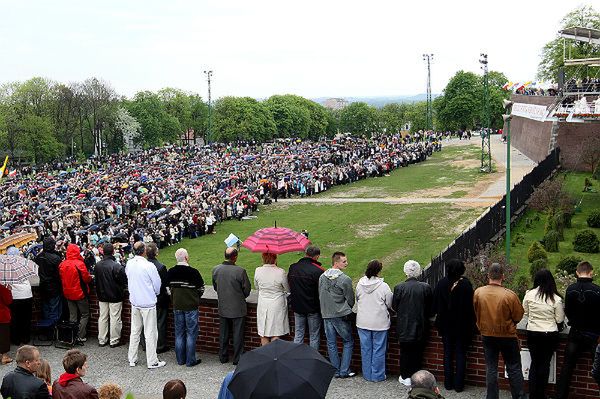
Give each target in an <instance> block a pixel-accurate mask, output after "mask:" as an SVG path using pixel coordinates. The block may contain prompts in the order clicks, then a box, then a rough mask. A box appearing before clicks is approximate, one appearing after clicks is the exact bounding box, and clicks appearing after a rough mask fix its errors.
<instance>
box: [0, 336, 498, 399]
mask: <svg viewBox="0 0 600 399" xmlns="http://www.w3.org/2000/svg"><path fill="white" fill-rule="evenodd" d="M78 348H79V349H80V350H82V351H83V352H84V353H86V354H87V355H88V363H89V370H88V375H87V376H86V377H85V378H84V380H85V381H86V382H88V383H90V384H92V385H93V386H95V387H96V388H97V387H99V386H100V385H102V384H104V383H108V382H114V383H117V384H119V385H120V386H121V387H122V388H123V390H124V391H125V392H133V393H134V394H135V399H160V398H162V388H163V386H164V384H165V383H166V382H167V381H169V380H171V379H174V378H178V379H181V380H182V381H184V382H185V384H186V386H187V389H188V398H192V399H196V398H201V399H204V398H216V397H217V394H218V393H219V388H220V386H221V382H222V380H223V378H224V377H225V375H226V374H227V373H228V372H229V371H232V370H234V366H233V365H232V364H231V363H229V364H221V363H219V359H218V357H217V356H216V355H211V354H206V353H201V354H200V358H201V359H202V363H201V364H199V365H198V366H196V367H192V368H187V367H185V366H178V365H177V362H176V361H175V352H173V351H169V352H167V353H165V354H162V355H159V359H161V360H166V362H167V365H166V366H165V367H163V368H160V369H156V370H148V369H147V368H146V361H145V353H144V352H142V351H141V350H140V352H139V362H138V365H137V366H136V367H129V363H128V361H127V346H121V347H118V348H114V349H111V348H109V347H104V348H100V347H98V341H97V340H96V339H93V338H92V339H89V340H88V342H86V343H85V345H84V346H81V347H78ZM16 349H17V348H16V347H14V346H13V347H12V348H11V352H10V353H11V355H12V356H14V354H15V352H16ZM40 351H41V354H42V357H44V358H46V359H47V360H48V362H49V363H50V366H51V368H52V378H53V380H54V379H57V378H58V377H59V375H60V374H61V373H62V372H63V367H62V356H63V355H64V353H65V349H57V348H54V347H53V346H51V347H40ZM14 367H16V365H15V363H14V362H13V363H11V364H9V365H6V366H1V367H0V378H3V377H4V375H5V374H6V373H8V372H9V371H11V370H13V369H14ZM407 393H408V388H406V387H405V386H403V385H402V384H400V383H399V382H398V376H396V375H391V376H389V377H388V379H387V380H386V381H384V382H380V383H372V382H367V381H365V380H364V379H362V377H360V375H358V376H356V377H354V378H349V379H344V380H340V379H334V380H333V381H332V383H331V386H330V388H329V392H328V394H327V398H331V399H334V398H348V399H350V398H356V399H359V398H360V399H371V398H372V399H379V398H381V399H386V398H390V399H391V398H394V399H396V398H405V397H407ZM442 395H443V396H444V397H445V398H482V397H484V396H485V390H484V389H483V388H478V387H470V386H468V387H467V388H466V391H464V392H462V393H460V394H457V393H455V392H454V391H451V392H446V391H445V390H444V389H443V388H442ZM500 397H501V398H509V397H510V394H509V393H508V392H500Z"/></svg>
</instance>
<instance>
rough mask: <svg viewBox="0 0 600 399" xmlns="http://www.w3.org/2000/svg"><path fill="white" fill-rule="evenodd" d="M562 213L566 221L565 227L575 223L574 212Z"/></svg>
mask: <svg viewBox="0 0 600 399" xmlns="http://www.w3.org/2000/svg"><path fill="white" fill-rule="evenodd" d="M562 215H563V221H564V225H565V227H567V228H568V227H571V226H572V225H573V224H572V222H571V221H572V219H573V213H570V212H563V214H562Z"/></svg>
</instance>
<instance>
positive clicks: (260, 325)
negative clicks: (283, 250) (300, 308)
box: [254, 253, 290, 345]
mask: <svg viewBox="0 0 600 399" xmlns="http://www.w3.org/2000/svg"><path fill="white" fill-rule="evenodd" d="M262 259H263V263H264V264H263V266H260V267H257V268H256V271H255V272H254V287H255V288H256V289H257V290H258V305H257V307H256V326H257V329H258V335H260V343H261V345H266V344H268V343H269V342H271V341H272V340H276V339H279V337H280V336H282V335H286V334H289V332H290V322H289V320H288V307H287V298H286V295H287V294H288V293H289V292H290V286H289V284H288V281H287V275H286V273H285V270H283V269H282V268H280V267H277V255H275V254H271V253H263V254H262Z"/></svg>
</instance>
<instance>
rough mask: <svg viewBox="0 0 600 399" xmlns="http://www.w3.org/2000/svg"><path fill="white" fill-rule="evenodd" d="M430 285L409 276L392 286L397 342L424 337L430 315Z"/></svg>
mask: <svg viewBox="0 0 600 399" xmlns="http://www.w3.org/2000/svg"><path fill="white" fill-rule="evenodd" d="M432 297H433V293H432V290H431V287H430V286H429V284H427V283H423V282H420V281H417V279H415V278H409V279H408V280H406V281H405V282H404V283H400V284H398V285H397V286H396V287H395V288H394V297H393V298H392V308H393V309H394V311H395V312H396V323H397V328H396V330H397V333H398V341H399V342H413V341H420V340H423V339H425V338H426V333H427V330H428V327H429V318H430V317H431V316H432Z"/></svg>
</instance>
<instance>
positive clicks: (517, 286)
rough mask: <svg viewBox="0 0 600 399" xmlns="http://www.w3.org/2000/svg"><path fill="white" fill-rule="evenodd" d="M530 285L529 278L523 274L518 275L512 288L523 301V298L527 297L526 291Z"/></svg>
mask: <svg viewBox="0 0 600 399" xmlns="http://www.w3.org/2000/svg"><path fill="white" fill-rule="evenodd" d="M529 285H530V284H529V278H528V277H527V276H525V275H523V274H521V275H520V276H518V277H517V279H516V280H515V282H514V284H513V287H512V288H513V291H514V292H515V294H517V296H518V297H519V299H520V300H521V301H522V300H523V297H525V292H527V289H528V288H529Z"/></svg>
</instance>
